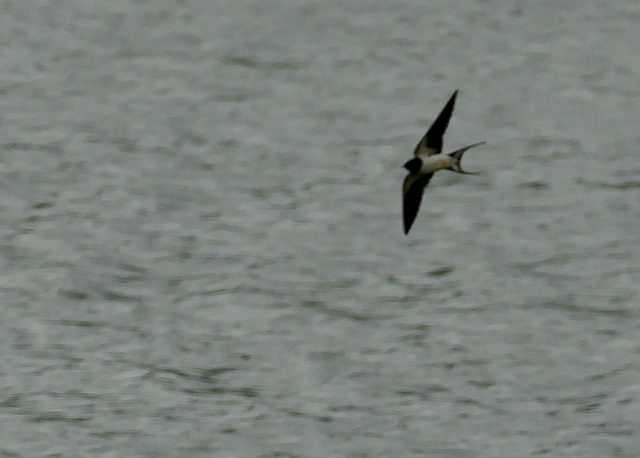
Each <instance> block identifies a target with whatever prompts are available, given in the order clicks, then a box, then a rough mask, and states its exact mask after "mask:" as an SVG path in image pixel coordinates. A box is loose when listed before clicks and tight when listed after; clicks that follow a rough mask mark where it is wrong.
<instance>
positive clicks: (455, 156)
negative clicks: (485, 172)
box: [449, 142, 486, 175]
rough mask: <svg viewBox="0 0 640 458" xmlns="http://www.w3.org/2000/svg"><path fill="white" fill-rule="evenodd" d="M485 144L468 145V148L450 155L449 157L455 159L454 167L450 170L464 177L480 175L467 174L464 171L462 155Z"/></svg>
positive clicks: (476, 173) (474, 173)
mask: <svg viewBox="0 0 640 458" xmlns="http://www.w3.org/2000/svg"><path fill="white" fill-rule="evenodd" d="M485 143H486V142H478V143H474V144H473V145H468V146H465V147H464V148H460V149H458V150H455V151H454V152H453V153H449V156H451V157H452V158H453V165H452V166H451V167H449V170H451V171H452V172H456V173H462V174H464V175H478V172H465V171H464V170H462V165H461V161H462V155H463V154H464V153H465V152H466V151H467V150H468V149H471V148H473V147H474V146H480V145H484V144H485Z"/></svg>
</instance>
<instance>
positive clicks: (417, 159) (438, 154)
mask: <svg viewBox="0 0 640 458" xmlns="http://www.w3.org/2000/svg"><path fill="white" fill-rule="evenodd" d="M457 95H458V91H455V92H454V93H453V95H452V96H451V98H450V99H449V101H448V102H447V104H446V105H445V106H444V108H443V109H442V111H441V112H440V114H439V115H438V117H437V118H436V120H435V121H434V122H433V124H431V127H429V130H428V131H427V133H426V134H425V135H424V137H422V140H420V142H419V143H418V144H417V145H416V149H415V151H414V152H413V155H414V158H413V159H410V160H409V161H407V162H406V163H405V164H404V166H403V167H404V168H405V169H407V170H408V171H409V174H408V175H407V177H406V178H405V179H404V184H403V186H402V195H403V219H404V233H405V234H408V233H409V229H411V225H412V224H413V221H414V220H415V219H416V215H417V214H418V210H419V209H420V202H422V192H423V191H424V188H425V187H426V186H427V185H428V184H429V180H431V177H432V176H433V174H434V173H436V172H437V171H438V170H443V169H446V170H451V171H452V172H455V173H461V174H465V175H476V173H474V172H465V171H464V170H462V166H461V165H460V161H461V160H462V155H463V154H464V153H465V151H467V150H468V149H469V148H473V147H474V146H478V145H482V144H483V143H485V142H479V143H474V144H472V145H468V146H465V147H464V148H460V149H459V150H456V151H454V152H453V153H448V154H442V136H443V135H444V131H445V130H446V129H447V126H448V125H449V118H451V113H452V112H453V105H454V104H455V103H456V96H457Z"/></svg>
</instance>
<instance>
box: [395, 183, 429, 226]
mask: <svg viewBox="0 0 640 458" xmlns="http://www.w3.org/2000/svg"><path fill="white" fill-rule="evenodd" d="M432 176H433V173H429V174H427V175H424V176H421V177H420V178H416V176H415V175H412V174H409V175H407V177H406V178H405V179H404V184H403V186H402V193H403V219H404V233H405V234H408V233H409V229H411V225H412V224H413V221H414V220H415V219H416V215H417V214H418V210H419V209H420V202H422V192H423V191H424V188H425V186H427V185H428V184H429V180H431V177H432Z"/></svg>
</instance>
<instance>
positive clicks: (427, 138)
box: [413, 90, 458, 156]
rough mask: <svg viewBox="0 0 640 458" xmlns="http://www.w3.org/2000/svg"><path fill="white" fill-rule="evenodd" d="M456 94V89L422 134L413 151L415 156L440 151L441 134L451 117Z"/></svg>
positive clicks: (428, 154)
mask: <svg viewBox="0 0 640 458" xmlns="http://www.w3.org/2000/svg"><path fill="white" fill-rule="evenodd" d="M457 95H458V91H457V90H456V91H455V92H454V93H453V95H452V96H451V98H449V101H448V102H447V104H446V105H445V106H444V108H443V109H442V111H441V112H440V114H439V115H438V117H437V118H436V120H435V121H433V124H431V127H429V130H428V131H427V133H426V134H424V137H422V140H420V142H419V143H418V144H417V145H416V149H415V151H414V152H413V154H414V155H415V156H432V155H434V154H440V153H441V152H442V136H443V135H444V131H445V130H447V126H448V125H449V119H450V118H451V113H453V106H454V105H455V103H456V96H457Z"/></svg>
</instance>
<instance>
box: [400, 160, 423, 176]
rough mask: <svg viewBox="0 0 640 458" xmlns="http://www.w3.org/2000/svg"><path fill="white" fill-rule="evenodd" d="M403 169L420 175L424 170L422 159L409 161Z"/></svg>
mask: <svg viewBox="0 0 640 458" xmlns="http://www.w3.org/2000/svg"><path fill="white" fill-rule="evenodd" d="M403 167H404V168H405V169H407V170H408V171H409V172H410V173H418V172H419V171H420V169H421V168H422V159H420V158H419V157H414V158H413V159H410V160H408V161H407V162H406V163H405V164H404V165H403Z"/></svg>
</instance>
